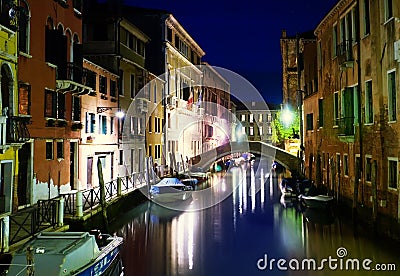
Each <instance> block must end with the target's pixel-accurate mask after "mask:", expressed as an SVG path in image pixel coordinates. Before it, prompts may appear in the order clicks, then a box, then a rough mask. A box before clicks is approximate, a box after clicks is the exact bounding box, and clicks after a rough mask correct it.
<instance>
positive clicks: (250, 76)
mask: <svg viewBox="0 0 400 276" xmlns="http://www.w3.org/2000/svg"><path fill="white" fill-rule="evenodd" d="M337 2H338V0H303V1H301V0H285V1H284V0H278V1H265V0H247V1H237V0H201V1H187V0H125V3H126V4H128V5H132V6H138V7H145V8H158V9H165V10H168V11H170V12H171V13H172V14H173V15H174V17H175V18H177V20H178V21H179V22H180V23H181V25H182V26H183V27H184V28H185V29H186V31H187V32H188V33H189V34H190V35H191V36H192V37H193V38H194V40H195V41H196V42H197V43H198V44H199V45H200V47H201V48H202V49H203V50H204V51H205V52H206V55H205V56H204V57H203V61H207V62H208V63H209V64H211V65H213V66H219V67H223V68H226V69H229V70H232V71H234V72H236V73H238V74H239V75H241V76H243V77H244V78H246V79H247V80H249V81H250V82H251V83H252V84H253V85H254V86H255V87H256V88H257V90H258V91H259V92H260V93H261V94H262V95H263V97H264V99H265V100H266V101H267V102H271V103H280V102H281V101H282V60H281V54H280V42H279V40H280V37H281V32H282V29H286V30H287V33H288V35H290V36H292V35H295V34H296V33H303V32H306V31H309V30H314V29H315V27H316V26H317V25H318V24H319V22H320V21H321V20H322V19H323V18H324V16H325V15H326V14H327V12H328V11H329V10H330V9H331V8H332V7H333V6H334V5H335V4H336V3H337Z"/></svg>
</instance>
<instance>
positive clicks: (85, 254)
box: [7, 232, 123, 276]
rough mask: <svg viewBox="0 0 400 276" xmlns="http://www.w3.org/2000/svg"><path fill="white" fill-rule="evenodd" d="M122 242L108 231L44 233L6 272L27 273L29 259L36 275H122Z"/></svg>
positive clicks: (13, 273)
mask: <svg viewBox="0 0 400 276" xmlns="http://www.w3.org/2000/svg"><path fill="white" fill-rule="evenodd" d="M122 243H123V239H122V238H121V237H114V236H110V235H105V234H99V235H96V236H95V235H91V234H89V233H88V232H42V233H40V234H39V235H38V236H37V237H35V238H34V239H32V240H31V241H29V242H27V243H26V244H25V245H24V246H23V247H21V248H20V249H19V250H18V251H17V252H16V253H15V254H14V257H13V259H12V262H11V265H10V268H9V270H8V274H7V275H26V274H27V269H29V265H28V259H30V258H31V259H32V260H31V262H30V261H29V263H30V264H31V263H32V265H33V269H34V272H35V275H79V276H85V275H123V266H122V262H121V258H120V247H121V245H122ZM28 249H32V253H31V254H27V253H28ZM27 256H29V257H28V258H27Z"/></svg>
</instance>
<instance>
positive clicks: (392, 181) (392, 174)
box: [388, 157, 398, 189]
mask: <svg viewBox="0 0 400 276" xmlns="http://www.w3.org/2000/svg"><path fill="white" fill-rule="evenodd" d="M388 159H389V160H388V162H389V163H388V174H389V176H388V182H389V183H388V185H389V188H392V189H397V182H398V177H397V175H398V167H397V166H398V165H397V163H398V160H397V158H396V157H389V158H388Z"/></svg>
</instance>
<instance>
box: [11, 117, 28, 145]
mask: <svg viewBox="0 0 400 276" xmlns="http://www.w3.org/2000/svg"><path fill="white" fill-rule="evenodd" d="M29 122H30V118H29V117H18V116H13V117H11V118H7V135H6V142H7V144H10V143H25V142H27V141H28V140H29V139H30V134H29V130H28V127H27V125H28V124H29Z"/></svg>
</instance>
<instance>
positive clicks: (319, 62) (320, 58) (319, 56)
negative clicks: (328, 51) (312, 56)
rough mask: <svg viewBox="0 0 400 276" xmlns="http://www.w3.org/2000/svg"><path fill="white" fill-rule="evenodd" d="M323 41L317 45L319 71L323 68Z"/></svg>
mask: <svg viewBox="0 0 400 276" xmlns="http://www.w3.org/2000/svg"><path fill="white" fill-rule="evenodd" d="M321 47H322V46H321V41H318V44H317V58H318V60H317V62H318V69H321V68H322V48H321Z"/></svg>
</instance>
